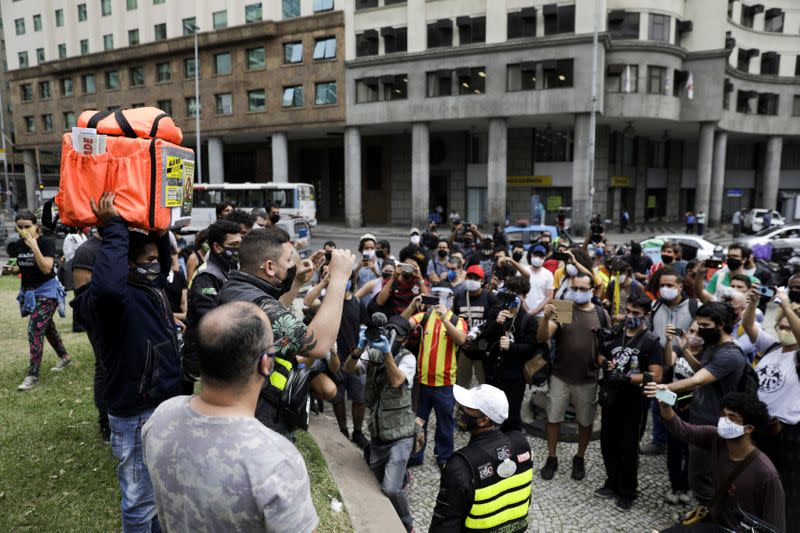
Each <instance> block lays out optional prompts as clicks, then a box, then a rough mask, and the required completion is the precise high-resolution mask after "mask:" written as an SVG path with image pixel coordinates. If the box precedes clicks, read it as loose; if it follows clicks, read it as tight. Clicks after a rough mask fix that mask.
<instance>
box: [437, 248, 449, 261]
mask: <svg viewBox="0 0 800 533" xmlns="http://www.w3.org/2000/svg"><path fill="white" fill-rule="evenodd" d="M436 255H438V256H439V257H441V258H442V259H444V258H445V257H447V250H436Z"/></svg>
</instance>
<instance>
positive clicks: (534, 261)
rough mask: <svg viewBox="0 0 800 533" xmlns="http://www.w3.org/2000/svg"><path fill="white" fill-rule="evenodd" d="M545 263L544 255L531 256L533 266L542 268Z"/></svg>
mask: <svg viewBox="0 0 800 533" xmlns="http://www.w3.org/2000/svg"><path fill="white" fill-rule="evenodd" d="M543 264H544V257H535V256H534V257H531V266H533V267H536V268H540V267H541V266H542V265H543Z"/></svg>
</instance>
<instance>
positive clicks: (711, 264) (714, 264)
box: [703, 259, 722, 270]
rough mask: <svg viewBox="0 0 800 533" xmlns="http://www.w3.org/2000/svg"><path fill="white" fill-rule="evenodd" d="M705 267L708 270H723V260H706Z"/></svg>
mask: <svg viewBox="0 0 800 533" xmlns="http://www.w3.org/2000/svg"><path fill="white" fill-rule="evenodd" d="M703 265H705V267H706V268H713V269H715V270H719V269H720V268H722V259H706V260H705V261H703Z"/></svg>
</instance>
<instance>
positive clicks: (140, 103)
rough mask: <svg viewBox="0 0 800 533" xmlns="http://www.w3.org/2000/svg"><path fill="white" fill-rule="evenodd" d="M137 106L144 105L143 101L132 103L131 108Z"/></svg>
mask: <svg viewBox="0 0 800 533" xmlns="http://www.w3.org/2000/svg"><path fill="white" fill-rule="evenodd" d="M137 107H144V103H143V102H138V103H135V104H131V108H132V109H136V108H137Z"/></svg>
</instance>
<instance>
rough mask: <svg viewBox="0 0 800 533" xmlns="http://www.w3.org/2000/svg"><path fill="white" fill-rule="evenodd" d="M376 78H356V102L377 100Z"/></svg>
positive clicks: (362, 102)
mask: <svg viewBox="0 0 800 533" xmlns="http://www.w3.org/2000/svg"><path fill="white" fill-rule="evenodd" d="M378 94H379V93H378V78H363V79H360V80H356V103H357V104H364V103H369V102H377V101H378Z"/></svg>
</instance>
